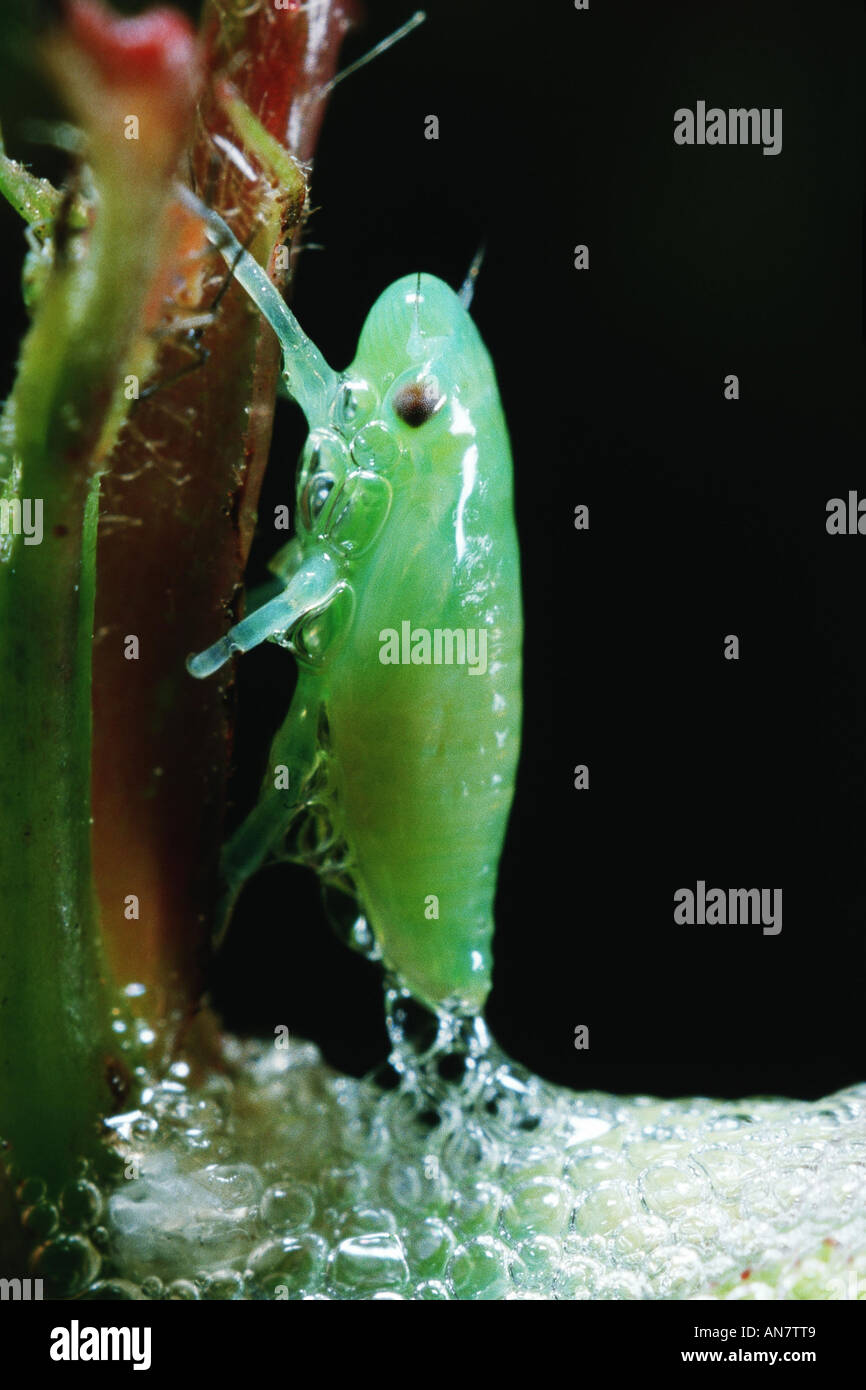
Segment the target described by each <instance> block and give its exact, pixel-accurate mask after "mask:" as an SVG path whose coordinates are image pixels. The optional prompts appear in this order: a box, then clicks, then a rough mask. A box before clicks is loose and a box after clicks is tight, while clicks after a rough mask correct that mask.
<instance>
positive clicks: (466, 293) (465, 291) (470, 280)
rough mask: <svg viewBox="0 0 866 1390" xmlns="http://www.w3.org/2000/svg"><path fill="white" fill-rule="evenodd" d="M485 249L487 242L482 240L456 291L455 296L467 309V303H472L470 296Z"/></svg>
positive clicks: (473, 289)
mask: <svg viewBox="0 0 866 1390" xmlns="http://www.w3.org/2000/svg"><path fill="white" fill-rule="evenodd" d="M486 250H487V244H486V242H483V241H482V243H481V245H480V246H479V248H478V250H477V251H476V252H475V255H474V256H473V257H472V264H471V265H470V267H469V269H468V270H467V272H466V279H465V280H464V281H463V284H462V285H461V286H460V289H459V290H458V292H457V298H458V299H459V300H460V303H461V304H462V305H463V308H464V309H468V308H469V305H470V304H471V303H472V296H473V295H474V293H475V281H476V280H477V279H478V272H479V270H480V269H481V263H482V261H483V260H484V254H485V252H486Z"/></svg>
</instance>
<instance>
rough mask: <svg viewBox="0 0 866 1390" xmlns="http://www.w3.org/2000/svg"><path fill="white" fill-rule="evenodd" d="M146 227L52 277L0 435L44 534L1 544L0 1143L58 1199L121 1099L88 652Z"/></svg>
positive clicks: (108, 241)
mask: <svg viewBox="0 0 866 1390" xmlns="http://www.w3.org/2000/svg"><path fill="white" fill-rule="evenodd" d="M137 214H140V208H137V207H136V201H135V200H134V199H124V198H123V197H114V198H112V197H110V196H108V197H106V198H105V199H104V201H103V204H102V206H101V208H100V211H99V217H98V219H97V222H96V226H95V228H94V232H93V235H92V239H91V243H90V245H89V247H88V251H87V256H86V258H85V259H83V260H81V261H77V262H76V263H74V264H66V265H63V266H61V267H60V269H59V270H57V271H55V273H54V275H53V276H52V278H51V280H50V281H49V284H48V286H47V287H46V291H45V296H44V299H43V301H42V302H41V303H40V305H39V311H38V314H37V318H36V321H35V322H34V325H33V327H32V329H31V331H30V333H29V335H28V337H27V339H26V340H25V343H24V347H23V351H22V356H21V363H20V370H19V376H18V380H17V382H16V385H15V389H14V392H13V395H12V397H11V398H10V401H9V402H8V403H7V408H6V412H5V415H4V420H3V427H2V428H3V440H2V443H3V444H4V445H5V449H4V450H3V454H4V455H5V457H3V458H2V461H0V475H2V472H5V473H6V477H7V495H8V493H9V491H10V489H9V481H10V480H14V478H15V475H16V472H18V471H20V480H19V482H18V485H17V487H15V488H14V492H15V494H17V496H18V497H19V498H22V499H23V498H28V499H31V502H35V501H36V500H37V499H41V500H42V503H43V539H42V543H41V544H39V545H26V544H25V543H24V536H23V535H19V536H17V537H15V539H14V540H13V541H11V545H10V538H8V537H7V538H5V540H6V545H7V549H8V550H9V551H11V553H9V554H7V558H6V561H5V563H0V640H2V648H3V649H2V654H0V1133H2V1134H3V1136H4V1137H5V1138H6V1139H8V1140H9V1141H11V1145H12V1155H11V1156H12V1159H13V1162H14V1163H15V1166H16V1167H17V1168H18V1170H19V1172H20V1173H22V1174H37V1175H38V1176H40V1177H42V1178H44V1179H45V1180H46V1181H48V1182H49V1184H50V1185H51V1186H56V1185H57V1184H58V1183H60V1182H61V1181H62V1180H63V1179H64V1177H66V1176H68V1175H69V1173H70V1172H71V1171H72V1166H73V1164H74V1162H75V1161H76V1160H77V1159H79V1158H80V1157H81V1156H90V1157H92V1158H101V1157H103V1156H104V1149H103V1146H102V1145H101V1143H100V1119H101V1117H102V1116H103V1115H104V1114H105V1113H106V1112H108V1111H110V1110H111V1109H112V1108H113V1107H114V1104H115V1101H116V1097H113V1096H112V1090H111V1086H110V1084H109V1075H110V1073H111V1072H112V1071H116V1070H118V1068H116V1067H115V1066H113V1064H112V1062H111V1060H110V1059H111V1058H112V1057H115V1058H116V1056H117V1054H118V1049H117V1046H116V1040H115V1039H114V1035H113V1034H112V1032H111V1021H112V1007H116V998H115V995H114V993H113V991H112V989H111V986H110V984H109V982H108V980H107V977H106V971H105V967H104V963H103V958H102V951H101V945H100V936H99V927H98V920H97V912H96V908H95V897H94V892H93V881H92V872H91V847H90V753H91V643H92V636H93V611H94V587H95V573H94V572H95V554H96V526H97V511H98V502H99V464H98V460H99V459H101V458H103V457H104V456H105V453H106V450H107V447H108V445H109V444H110V442H111V439H112V437H113V435H114V434H115V433H116V429H117V427H118V425H119V422H120V419H121V418H122V414H123V405H122V402H123V397H122V392H121V391H120V390H119V385H120V383H121V382H122V376H121V375H120V373H121V372H122V370H123V367H122V364H123V363H124V362H125V361H126V360H127V358H128V356H129V353H130V350H131V346H132V344H133V343H134V338H133V337H132V333H133V332H134V330H135V327H136V326H137V323H138V319H139V313H140V308H141V302H142V295H143V290H142V285H146V284H147V283H148V276H147V275H146V274H144V275H143V274H142V266H141V264H140V263H139V264H135V259H136V251H137V248H140V247H141V245H142V240H141V237H140V235H136V232H137V231H138V230H140V229H137V228H134V227H132V226H130V218H131V217H132V216H135V215H137ZM131 261H132V263H131ZM4 465H5V467H4Z"/></svg>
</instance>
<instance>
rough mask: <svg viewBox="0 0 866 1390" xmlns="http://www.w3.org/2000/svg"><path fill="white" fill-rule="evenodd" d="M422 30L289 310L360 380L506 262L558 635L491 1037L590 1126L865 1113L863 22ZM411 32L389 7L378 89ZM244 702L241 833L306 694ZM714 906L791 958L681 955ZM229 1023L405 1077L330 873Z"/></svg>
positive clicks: (808, 14) (8, 228) (527, 494)
mask: <svg viewBox="0 0 866 1390" xmlns="http://www.w3.org/2000/svg"><path fill="white" fill-rule="evenodd" d="M427 11H428V16H429V17H428V21H427V23H426V24H425V25H424V26H422V28H421V29H419V30H418V31H417V32H415V33H414V34H412V35H411V36H410V37H409V38H407V39H406V40H405V41H404V42H403V43H402V44H401V45H400V46H399V47H397V48H395V49H394V50H393V51H392V52H390V53H389V54H387V55H386V56H384V57H382V58H380V59H378V60H377V61H376V62H375V63H374V64H372V65H371V66H370V67H368V68H366V69H365V70H364V71H362V72H360V73H358V74H357V75H355V76H353V77H351V78H349V79H348V80H347V81H346V82H345V83H344V84H343V85H341V86H340V87H339V88H338V89H337V91H336V92H335V93H334V97H333V99H332V103H331V107H330V110H329V113H328V115H327V117H326V122H325V127H324V130H323V134H322V138H321V141H320V145H319V149H318V154H317V160H316V168H315V172H314V180H313V202H314V204H315V205H316V206H317V208H318V211H317V212H316V213H315V216H314V218H313V220H312V222H311V224H310V228H309V232H308V235H309V238H310V240H312V241H314V242H316V243H320V244H321V246H322V247H323V249H321V250H315V251H314V250H308V251H307V252H305V254H304V255H303V257H302V258H301V261H300V265H299V272H298V276H297V281H296V286H295V292H294V307H295V310H296V312H297V314H298V317H299V319H300V320H301V322H302V324H303V325H304V327H305V329H306V330H307V332H308V333H309V334H310V336H311V337H312V338H313V339H314V341H316V342H317V344H318V345H319V346H320V347H321V348H322V350H323V351H324V353H325V355H326V356H327V357H328V359H329V360H330V361H331V362H332V363H334V364H335V365H336V366H343V365H344V364H346V363H347V362H349V361H350V360H351V358H352V356H353V355H354V351H355V344H356V340H357V335H358V332H359V330H360V327H361V325H362V323H363V320H364V318H365V315H366V313H367V311H368V309H369V307H370V306H371V304H372V303H373V300H374V299H375V298H376V296H377V295H378V294H379V292H380V291H381V290H382V289H383V288H384V287H385V285H387V284H388V283H389V282H390V281H392V280H394V279H396V278H397V277H398V276H400V275H403V274H405V273H407V272H411V271H415V270H418V269H423V270H427V271H431V272H433V273H435V274H438V275H440V276H442V278H444V279H446V280H448V281H449V282H450V283H452V284H454V285H455V286H456V285H459V283H460V282H461V280H462V278H463V276H464V274H465V271H466V268H467V266H468V263H469V261H470V260H471V257H472V255H473V253H474V251H475V249H476V247H477V245H478V244H479V242H480V241H481V240H485V241H486V243H487V257H486V260H485V263H484V267H483V270H482V273H481V276H480V279H479V282H478V289H477V293H476V298H475V303H474V305H473V314H474V315H475V317H476V320H477V322H478V324H479V327H480V329H481V332H482V335H483V336H484V338H485V340H486V342H487V344H488V346H489V348H490V351H491V354H492V356H493V359H494V362H495V363H496V366H497V371H498V374H499V381H500V386H501V390H502V396H503V400H504V404H505V411H506V415H507V418H508V420H509V425H510V429H511V435H512V446H513V451H514V457H515V487H516V497H517V514H518V528H519V532H520V537H521V545H522V556H523V588H524V604H525V621H526V645H525V715H524V719H525V722H524V736H523V753H522V760H521V768H520V773H519V778H518V785H517V794H516V799H515V806H514V812H513V816H512V822H511V826H510V830H509V835H508V840H507V843H506V848H505V852H504V855H503V859H502V865H501V869H500V891H499V900H498V908H497V934H496V967H495V975H494V990H493V994H492V996H491V999H490V1002H489V1005H488V1009H487V1017H488V1021H489V1023H490V1025H491V1027H492V1029H493V1032H494V1033H495V1035H496V1037H497V1039H498V1040H499V1042H500V1043H501V1044H502V1045H503V1046H504V1047H505V1049H506V1050H507V1051H509V1052H510V1053H511V1054H512V1055H513V1056H515V1057H517V1058H519V1059H520V1060H521V1061H523V1062H526V1063H528V1064H529V1065H531V1066H532V1067H533V1068H534V1069H536V1070H537V1071H539V1072H540V1073H542V1074H543V1075H545V1076H548V1077H550V1078H552V1079H555V1080H557V1081H561V1082H563V1083H565V1084H567V1085H571V1086H574V1087H576V1088H579V1089H586V1088H603V1089H611V1090H617V1091H622V1092H634V1091H653V1092H657V1093H661V1094H680V1093H693V1092H697V1093H705V1094H706V1093H710V1094H718V1095H728V1096H738V1095H740V1096H741V1095H747V1094H752V1093H756V1092H778V1093H784V1094H789V1095H802V1096H812V1095H814V1096H817V1095H821V1094H824V1093H826V1092H829V1091H830V1090H832V1089H835V1088H836V1087H838V1086H841V1085H844V1084H848V1083H850V1082H853V1081H855V1080H862V1079H863V1075H864V1056H863V1040H862V1039H863V1024H862V1009H863V994H864V968H863V966H864V960H863V953H864V944H863V943H864V918H866V854H864V850H866V625H864V621H863V605H864V601H866V584H864V578H863V572H864V557H866V537H829V536H828V535H827V533H826V529H825V520H826V503H827V501H828V499H829V498H830V497H835V496H842V497H845V496H846V495H847V492H848V490H849V489H855V490H858V491H859V492H860V494H861V495H862V496H864V497H866V409H864V406H866V392H864V383H866V360H864V350H863V288H862V287H863V273H862V272H863V243H864V228H863V189H864V144H866V142H864V137H866V85H864V83H866V43H864V37H866V21H864V12H863V7H862V6H861V5H859V4H854V3H848V4H844V3H841V0H836V2H835V3H823V4H821V5H820V6H818V5H815V4H806V3H802V4H795V3H791V0H785V3H769V2H768V0H740V3H727V4H725V5H719V6H713V7H707V8H706V9H698V7H696V6H695V5H694V0H691V3H674V0H660V2H659V3H655V4H652V3H646V0H644V3H643V4H638V3H628V4H623V3H613V2H612V0H611V2H610V3H604V2H603V0H591V8H590V10H589V11H588V12H586V13H584V12H577V11H575V10H574V8H573V5H572V3H571V0H558V2H555V0H544V3H537V4H535V5H534V6H526V5H523V4H521V5H518V4H509V5H504V4H501V3H493V2H492V0H473V3H472V4H467V3H466V2H465V0H463V3H460V0H453V2H452V0H431V3H430V4H428V5H427ZM410 13H411V0H408V2H407V0H399V2H397V0H395V2H394V3H392V0H370V3H369V4H368V5H367V22H366V24H365V26H364V28H363V29H359V30H357V31H356V32H355V33H354V34H353V35H352V36H351V37H350V39H349V40H348V41H347V44H346V47H345V51H344V53H345V59H346V61H350V60H351V59H352V58H354V57H356V56H358V55H359V54H360V53H362V52H363V51H364V50H365V49H366V48H368V47H370V46H371V45H372V44H373V43H374V42H376V41H377V40H378V39H379V38H381V37H382V36H383V35H385V34H386V33H388V32H389V31H390V30H392V29H394V28H396V27H397V26H398V25H399V24H401V23H402V22H403V21H404V20H405V19H406V18H407V17H408V15H409V14H410ZM699 99H703V100H705V101H706V102H707V104H708V105H718V106H721V107H723V108H727V107H734V106H757V107H771V108H772V107H782V108H783V112H784V118H783V122H784V123H783V148H782V152H781V154H779V155H778V156H776V157H767V156H764V155H763V154H762V152H761V150H760V148H755V147H745V148H743V147H740V148H736V147H734V148H725V147H715V148H708V147H705V148H692V149H689V148H681V147H678V146H676V145H675V144H674V141H673V113H674V111H675V110H676V109H677V108H678V107H683V106H687V107H691V108H692V109H694V106H695V104H696V102H697V101H698V100H699ZM431 113H432V114H436V115H437V116H438V118H439V122H440V137H439V140H438V141H428V140H425V138H424V118H425V116H426V115H428V114H431ZM33 157H34V160H35V158H36V155H35V153H34V156H33ZM39 167H40V168H41V167H44V166H42V165H40V166H39ZM2 228H3V231H4V234H6V235H8V245H9V246H10V247H12V248H14V249H15V251H16V254H20V249H19V248H20V233H18V232H17V231H16V229H15V227H14V219H11V217H9V216H4V219H3V222H2ZM16 237H18V238H19V240H17V241H16ZM578 243H586V244H588V246H589V249H590V269H589V271H588V272H578V271H576V270H575V269H574V268H573V254H574V247H575V245H576V244H578ZM5 245H6V242H5V241H4V246H5ZM7 264H8V262H7ZM18 315H19V311H18V309H17V308H14V307H13V309H12V311H11V312H10V315H9V318H8V325H9V332H10V335H11V342H12V343H13V344H14V342H15V340H16V338H17V332H18V330H19V329H20V321H19V318H18V317H16V316H18ZM16 325H17V327H16ZM12 351H13V349H12V348H10V352H12ZM13 360H14V359H13ZM731 372H735V373H737V375H738V376H739V380H740V393H741V395H740V400H739V401H736V402H730V401H726V400H725V399H724V397H723V386H724V378H725V376H726V375H727V374H728V373H731ZM8 379H9V378H8V377H7V380H8ZM303 437H304V430H303V426H302V423H301V420H300V416H299V415H298V413H297V412H296V411H295V409H294V408H293V407H292V406H290V405H281V406H280V407H279V411H278V423H277V429H276V433H275V443H274V452H273V455H272V466H271V470H270V477H269V480H268V483H267V486H266V490H265V494H264V505H263V510H262V515H263V516H265V515H267V514H268V513H269V509H270V506H271V505H272V504H273V502H274V501H279V500H289V501H291V500H292V486H291V479H292V476H293V472H294V465H295V459H296V457H297V454H298V452H299V449H300V447H301V444H302V442H303ZM578 503H585V504H587V505H588V506H589V508H590V530H589V531H588V532H585V533H584V532H576V531H575V530H574V528H573V512H574V507H575V506H576V505H577V504H578ZM270 514H271V515H272V512H271V513H270ZM262 530H263V534H262V537H261V544H260V545H259V546H258V547H257V550H256V552H255V556H254V563H253V572H252V578H258V577H260V576H261V574H262V572H263V565H264V561H265V559H266V558H267V554H268V553H269V550H270V549H272V548H273V538H272V532H270V531H269V530H268V528H267V527H263V528H262ZM729 633H736V634H737V635H738V636H739V638H740V643H741V655H740V660H739V661H738V662H731V661H726V660H724V658H723V655H722V653H723V645H724V638H725V636H726V634H729ZM238 679H239V691H240V720H241V722H240V728H239V733H238V739H237V744H236V755H237V763H238V771H237V775H236V779H235V783H234V796H235V802H236V806H235V812H234V815H235V818H237V817H238V816H240V815H241V814H242V813H243V811H245V809H246V808H247V807H248V806H249V804H250V803H251V801H252V799H253V797H254V794H255V788H256V785H257V782H258V779H259V776H260V774H261V770H262V768H263V765H264V760H265V757H266V753H267V746H268V741H269V737H270V734H271V732H272V731H273V729H274V728H275V727H276V725H277V723H278V722H279V720H280V718H281V717H282V715H283V713H284V711H285V708H286V703H287V700H288V698H289V695H290V692H291V688H292V683H293V675H292V663H291V660H290V659H289V658H288V657H287V656H286V655H285V653H283V652H281V651H279V650H276V649H273V648H269V649H267V650H259V651H257V652H255V653H252V654H250V655H249V656H247V657H246V658H244V660H243V661H242V662H241V663H240V665H239V670H238ZM577 763H586V764H588V766H589V769H590V790H589V791H584V792H577V791H575V790H574V789H573V768H574V766H575V764H577ZM700 878H702V879H705V880H706V882H707V884H708V886H719V887H724V888H729V887H752V886H761V887H766V888H776V887H781V888H782V889H783V894H784V926H783V930H782V933H781V935H779V936H777V937H765V936H763V935H762V933H761V929H760V927H758V926H755V927H750V926H728V927H720V926H715V927H713V926H694V927H685V926H677V925H676V924H675V923H674V921H673V894H674V892H675V890H676V889H678V888H681V887H688V886H690V887H692V888H694V886H695V883H696V881H697V880H698V879H700ZM213 995H214V999H215V1002H216V1003H217V1005H218V1007H219V1008H220V1010H221V1011H222V1012H223V1015H224V1017H225V1018H226V1021H227V1023H228V1024H229V1025H231V1026H232V1027H235V1028H239V1029H251V1030H253V1031H259V1032H261V1033H263V1034H269V1035H272V1034H273V1028H274V1026H275V1025H276V1024H278V1023H284V1024H287V1025H288V1027H289V1028H290V1030H291V1032H292V1033H293V1034H294V1035H296V1036H306V1037H311V1038H313V1039H315V1041H316V1042H317V1043H319V1045H320V1046H321V1047H322V1048H323V1050H324V1052H325V1054H326V1056H327V1057H328V1058H329V1059H330V1060H331V1061H332V1062H334V1063H335V1064H336V1065H337V1066H339V1067H340V1068H342V1069H345V1070H348V1071H352V1072H355V1073H361V1072H363V1071H364V1070H366V1069H367V1068H368V1067H370V1066H372V1065H374V1064H375V1063H376V1062H377V1061H378V1060H379V1059H380V1058H381V1057H382V1056H384V1053H385V1050H386V1043H385V1036H384V1031H383V1026H382V1003H381V987H380V983H379V975H378V971H377V969H376V968H375V967H373V966H371V965H369V964H368V963H367V962H365V961H363V960H362V959H360V958H358V957H355V956H353V955H352V954H351V953H349V952H348V951H347V950H346V949H345V948H344V947H343V946H342V945H341V944H340V942H339V941H337V939H336V938H335V937H334V936H333V934H332V933H331V931H330V928H329V927H328V925H327V923H326V921H325V919H324V917H323V915H322V912H321V909H320V907H319V899H318V890H317V886H316V882H315V879H314V878H312V876H310V875H308V874H306V873H305V872H304V871H303V870H301V869H292V868H287V867H279V868H272V869H269V870H266V871H265V872H264V873H263V874H262V875H261V876H260V877H259V879H258V880H256V881H255V882H253V883H252V884H251V885H250V886H249V887H248V889H247V891H246V892H245V894H244V896H243V898H242V900H241V904H240V908H239V912H238V914H237V918H236V922H235V925H234V927H233V929H232V932H231V934H230V936H229V938H228V941H227V943H226V946H225V948H224V951H223V954H222V956H221V958H220V960H219V961H218V962H217V965H216V968H215V972H214V981H213ZM581 1023H583V1024H586V1025H588V1027H589V1030H590V1048H589V1050H588V1051H582V1052H578V1051H576V1050H575V1049H574V1046H573V1037H574V1029H575V1026H576V1025H577V1024H581Z"/></svg>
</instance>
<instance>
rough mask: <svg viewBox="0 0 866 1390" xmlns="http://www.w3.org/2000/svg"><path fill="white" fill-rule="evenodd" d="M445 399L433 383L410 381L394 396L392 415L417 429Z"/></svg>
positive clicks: (434, 412) (433, 413)
mask: <svg viewBox="0 0 866 1390" xmlns="http://www.w3.org/2000/svg"><path fill="white" fill-rule="evenodd" d="M444 400H445V397H444V396H443V395H441V394H440V392H439V386H438V384H437V383H436V382H435V381H410V382H408V383H407V384H406V385H405V386H401V388H400V390H399V391H397V392H396V394H395V396H394V413H395V414H396V415H399V417H400V419H401V420H403V421H404V422H405V423H406V424H407V425H411V426H412V428H413V429H417V428H418V426H419V425H424V424H426V422H427V421H428V420H429V419H430V418H431V416H433V415H435V414H436V411H437V410H438V409H439V407H440V406H441V405H442V403H443V401H444Z"/></svg>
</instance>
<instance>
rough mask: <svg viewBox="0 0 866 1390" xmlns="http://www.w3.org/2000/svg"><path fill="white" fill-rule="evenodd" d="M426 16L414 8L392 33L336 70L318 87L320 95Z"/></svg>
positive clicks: (391, 43) (391, 45) (370, 60)
mask: <svg viewBox="0 0 866 1390" xmlns="http://www.w3.org/2000/svg"><path fill="white" fill-rule="evenodd" d="M426 18H427V16H426V14H425V13H424V11H423V10H416V11H415V13H414V14H413V16H412V18H411V19H407V20H406V23H405V24H401V25H400V28H399V29H395V30H394V32H393V34H389V35H388V37H387V38H386V39H382V41H381V42H380V43H377V44H376V46H375V48H371V49H370V51H369V53H365V54H364V55H363V56H362V57H361V58H358V59H356V60H355V62H354V63H350V64H349V66H348V67H347V68H343V71H342V72H338V73H337V75H336V77H332V78H331V80H330V82H326V83H325V84H324V85H323V86H322V87H320V88H319V92H320V94H321V96H323V97H325V96H329V95H330V93H331V92H332V91H333V90H334V88H335V87H336V86H337V83H338V82H342V81H343V78H344V77H351V75H352V73H354V72H357V71H358V69H359V68H363V67H366V66H367V64H368V63H372V61H373V59H374V58H378V57H379V56H380V54H382V53H387V51H388V49H389V48H393V46H394V44H395V43H399V42H400V40H401V39H405V37H406V35H407V34H411V32H412V30H413V29H417V28H418V25H419V24H423V23H424V21H425V19H426Z"/></svg>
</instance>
